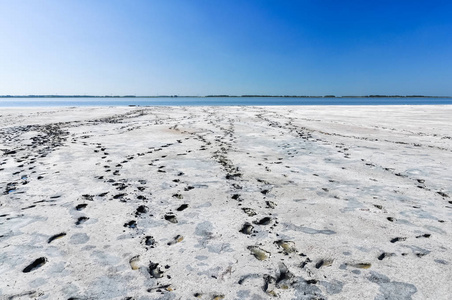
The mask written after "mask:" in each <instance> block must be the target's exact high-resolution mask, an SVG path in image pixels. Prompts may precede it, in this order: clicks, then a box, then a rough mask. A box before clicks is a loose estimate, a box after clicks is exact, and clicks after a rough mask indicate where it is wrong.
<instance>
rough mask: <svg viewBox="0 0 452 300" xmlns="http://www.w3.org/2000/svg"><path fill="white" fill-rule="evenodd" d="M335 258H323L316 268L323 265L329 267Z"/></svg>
mask: <svg viewBox="0 0 452 300" xmlns="http://www.w3.org/2000/svg"><path fill="white" fill-rule="evenodd" d="M333 261H334V260H333V259H321V260H319V261H318V262H317V263H316V264H315V267H316V269H320V268H321V267H329V266H331V265H332V264H333Z"/></svg>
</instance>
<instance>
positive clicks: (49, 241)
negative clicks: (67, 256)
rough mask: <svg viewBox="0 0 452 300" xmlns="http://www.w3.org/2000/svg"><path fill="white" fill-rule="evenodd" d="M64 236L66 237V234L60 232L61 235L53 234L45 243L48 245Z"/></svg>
mask: <svg viewBox="0 0 452 300" xmlns="http://www.w3.org/2000/svg"><path fill="white" fill-rule="evenodd" d="M65 235H66V232H61V233H58V234H55V235H54V236H52V237H50V238H49V240H48V241H47V243H49V244H50V243H51V242H53V241H54V240H57V239H60V238H62V237H63V236H65Z"/></svg>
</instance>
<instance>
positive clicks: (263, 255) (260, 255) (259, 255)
mask: <svg viewBox="0 0 452 300" xmlns="http://www.w3.org/2000/svg"><path fill="white" fill-rule="evenodd" d="M247 249H248V250H250V252H251V254H253V255H254V257H255V258H256V259H258V260H266V259H268V258H269V257H270V255H271V254H270V252H268V251H265V250H264V249H261V248H259V247H258V246H248V247H247Z"/></svg>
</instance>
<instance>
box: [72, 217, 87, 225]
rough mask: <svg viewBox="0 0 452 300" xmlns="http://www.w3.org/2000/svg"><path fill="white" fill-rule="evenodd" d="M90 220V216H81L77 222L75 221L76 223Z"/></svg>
mask: <svg viewBox="0 0 452 300" xmlns="http://www.w3.org/2000/svg"><path fill="white" fill-rule="evenodd" d="M88 220H89V218H88V217H80V218H78V220H77V222H75V225H80V224H83V223H85V222H86V221H88Z"/></svg>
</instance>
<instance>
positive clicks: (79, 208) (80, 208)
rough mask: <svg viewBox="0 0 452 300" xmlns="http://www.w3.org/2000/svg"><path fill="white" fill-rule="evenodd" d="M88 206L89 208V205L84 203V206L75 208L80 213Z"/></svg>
mask: <svg viewBox="0 0 452 300" xmlns="http://www.w3.org/2000/svg"><path fill="white" fill-rule="evenodd" d="M87 206H88V204H85V203H83V204H79V205H77V206H76V207H75V209H76V210H78V211H80V210H83V209H85V208H86V207H87Z"/></svg>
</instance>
